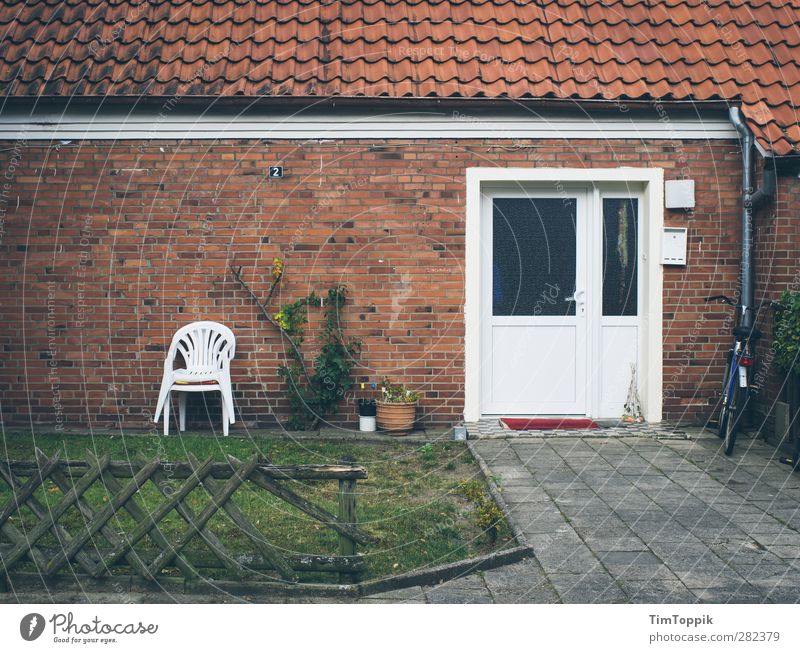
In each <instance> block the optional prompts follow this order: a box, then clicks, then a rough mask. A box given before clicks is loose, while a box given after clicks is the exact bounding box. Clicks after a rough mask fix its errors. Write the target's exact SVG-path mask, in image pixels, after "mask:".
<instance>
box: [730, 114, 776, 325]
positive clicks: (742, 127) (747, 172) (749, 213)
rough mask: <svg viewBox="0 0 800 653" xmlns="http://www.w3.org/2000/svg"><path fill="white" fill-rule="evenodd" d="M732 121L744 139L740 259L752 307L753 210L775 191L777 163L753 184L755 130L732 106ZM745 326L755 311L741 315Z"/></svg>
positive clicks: (745, 299)
mask: <svg viewBox="0 0 800 653" xmlns="http://www.w3.org/2000/svg"><path fill="white" fill-rule="evenodd" d="M730 121H731V124H732V125H733V126H734V128H735V129H736V131H737V132H738V133H739V138H740V140H741V143H742V263H741V272H740V277H741V284H742V296H741V303H742V304H743V305H745V306H748V307H752V306H753V305H754V304H755V275H754V268H753V213H754V211H756V210H757V209H758V208H759V207H761V206H763V205H764V204H766V203H767V202H768V201H769V200H771V199H772V196H773V195H774V194H775V166H774V165H769V164H767V165H765V166H764V179H763V182H762V184H761V188H759V189H758V190H756V189H754V188H753V149H754V148H753V145H754V143H755V139H754V138H753V133H752V132H751V131H750V129H749V128H748V126H747V125H746V124H745V122H744V118H743V117H742V112H741V111H740V110H739V108H738V107H731V109H730ZM742 326H744V327H747V328H752V327H753V312H752V311H747V312H746V313H745V314H744V315H743V316H742Z"/></svg>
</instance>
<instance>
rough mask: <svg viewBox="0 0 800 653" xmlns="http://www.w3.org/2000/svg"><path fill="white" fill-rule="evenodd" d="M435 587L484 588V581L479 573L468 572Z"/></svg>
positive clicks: (455, 588) (457, 588) (456, 588)
mask: <svg viewBox="0 0 800 653" xmlns="http://www.w3.org/2000/svg"><path fill="white" fill-rule="evenodd" d="M436 587H437V588H442V589H448V590H483V589H485V588H486V583H485V582H484V580H483V577H482V575H481V574H468V575H467V576H461V577H460V578H454V579H453V580H448V581H445V582H444V583H441V584H440V585H437V586H436Z"/></svg>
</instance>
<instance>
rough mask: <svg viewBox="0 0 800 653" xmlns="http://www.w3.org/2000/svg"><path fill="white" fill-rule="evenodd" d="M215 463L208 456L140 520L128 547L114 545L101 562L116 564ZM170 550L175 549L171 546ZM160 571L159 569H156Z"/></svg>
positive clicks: (183, 497)
mask: <svg viewBox="0 0 800 653" xmlns="http://www.w3.org/2000/svg"><path fill="white" fill-rule="evenodd" d="M212 464H213V459H212V458H208V460H206V462H204V463H203V465H202V466H201V467H200V469H199V470H197V471H196V472H193V473H192V475H191V476H190V477H189V478H188V479H186V482H185V483H184V484H183V485H182V486H181V487H180V488H179V489H178V491H177V492H175V494H173V495H172V497H171V498H170V499H169V500H168V501H166V502H165V503H162V504H161V505H160V506H159V507H158V508H156V509H155V511H154V512H152V513H150V514H149V515H147V518H146V519H145V520H144V521H142V522H140V523H139V524H138V525H137V526H136V528H134V529H133V531H132V532H131V533H130V534H129V535H128V537H127V540H126V547H124V548H123V547H121V546H118V547H114V549H113V550H112V551H111V553H109V554H108V555H107V556H101V557H100V563H99V564H103V565H111V564H114V563H115V562H116V561H117V560H118V559H119V558H121V557H122V556H123V555H124V554H125V551H127V549H129V548H131V547H133V546H134V545H135V544H136V543H137V542H138V541H139V540H141V539H142V538H143V537H144V536H145V535H147V533H149V532H150V531H151V530H153V527H154V526H155V525H157V524H158V522H160V521H161V520H162V519H164V517H166V516H167V514H168V513H169V512H170V511H171V510H173V509H174V508H175V506H176V505H177V504H178V503H179V502H180V501H183V499H185V498H186V497H187V496H188V495H189V493H190V492H191V491H192V490H194V489H195V488H196V487H197V486H198V485H199V484H200V480H201V479H202V478H203V477H204V476H205V475H206V474H208V472H209V470H210V469H211V465H212ZM169 550H170V551H172V550H173V549H172V548H170V549H169ZM156 571H158V570H156Z"/></svg>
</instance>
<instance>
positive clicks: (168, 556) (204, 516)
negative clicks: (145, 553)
mask: <svg viewBox="0 0 800 653" xmlns="http://www.w3.org/2000/svg"><path fill="white" fill-rule="evenodd" d="M256 465H258V454H253V455H252V456H251V457H250V459H249V460H248V461H247V462H246V463H245V464H244V465H242V466H241V467H240V468H239V469H237V470H236V472H235V473H234V474H233V476H231V478H230V479H229V480H228V482H227V483H225V485H224V486H223V487H222V490H221V491H220V492H219V493H218V494H216V495H214V497H213V498H212V499H211V503H209V504H208V505H207V506H206V507H205V508H203V510H201V511H200V514H199V515H198V516H197V519H196V521H195V522H194V523H193V524H190V525H189V530H188V531H186V532H185V533H183V535H181V536H180V538H178V541H177V542H175V545H174V546H173V548H172V550H171V551H162V552H161V553H160V554H159V555H158V556H157V557H156V559H155V560H154V561H153V563H152V564H151V565H150V569H151V570H152V571H154V572H155V573H157V572H158V570H159V569H161V568H162V567H163V566H164V565H168V564H169V563H170V562H171V561H172V558H174V557H175V556H176V555H177V554H178V553H180V552H181V551H182V550H183V548H184V547H185V546H186V545H187V544H188V543H189V542H190V541H191V540H192V538H193V537H194V536H195V535H197V533H198V531H200V530H201V529H202V528H203V527H204V526H205V525H206V523H208V520H209V519H211V517H212V516H213V515H214V513H216V512H217V510H219V509H220V507H221V506H222V505H223V504H224V503H225V502H226V501H227V500H228V499H230V498H231V496H232V495H233V493H234V492H235V491H236V490H237V489H239V486H240V485H241V484H242V483H244V482H245V480H246V479H247V477H248V476H250V473H251V472H252V471H253V470H254V469H255V467H256ZM205 476H207V474H202V475H201V474H199V473H198V477H199V482H202V479H203V478H204V477H205Z"/></svg>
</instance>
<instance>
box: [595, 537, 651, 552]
mask: <svg viewBox="0 0 800 653" xmlns="http://www.w3.org/2000/svg"><path fill="white" fill-rule="evenodd" d="M583 541H584V542H585V543H586V546H588V547H589V548H590V549H591V550H592V551H594V552H595V553H597V554H598V556H601V555H602V553H603V552H605V551H649V550H650V549H649V547H648V546H647V545H646V544H645V543H644V542H643V541H642V540H640V539H639V538H638V537H624V536H622V537H614V536H613V535H611V536H609V537H594V536H586V537H584V538H583Z"/></svg>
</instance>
